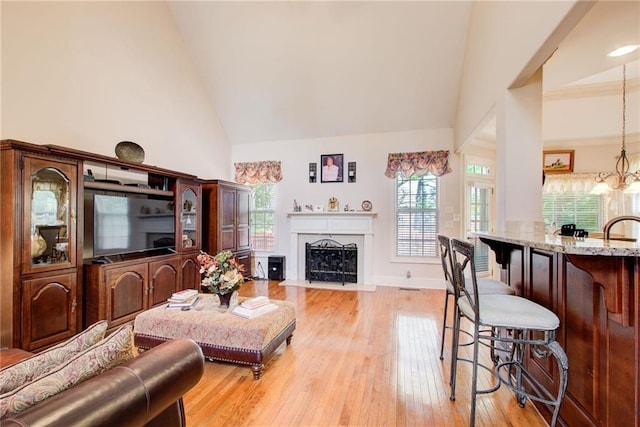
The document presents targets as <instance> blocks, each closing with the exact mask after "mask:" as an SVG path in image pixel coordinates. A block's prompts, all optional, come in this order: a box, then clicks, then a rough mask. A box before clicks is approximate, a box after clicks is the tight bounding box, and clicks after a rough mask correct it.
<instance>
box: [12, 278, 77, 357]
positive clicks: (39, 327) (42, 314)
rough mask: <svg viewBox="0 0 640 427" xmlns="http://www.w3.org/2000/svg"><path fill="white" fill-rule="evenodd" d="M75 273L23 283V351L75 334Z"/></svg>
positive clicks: (53, 342)
mask: <svg viewBox="0 0 640 427" xmlns="http://www.w3.org/2000/svg"><path fill="white" fill-rule="evenodd" d="M76 281H77V275H76V273H75V272H73V273H68V274H59V275H54V276H49V277H43V278H38V279H31V280H24V281H23V282H22V319H21V320H22V322H21V330H22V346H21V347H22V348H23V349H24V350H28V351H33V350H36V349H39V348H42V347H45V346H49V345H52V344H55V343H56V342H58V341H62V340H65V339H67V338H70V337H71V336H73V335H74V334H75V333H76V332H77V327H76V313H77V310H81V307H80V306H79V305H78V303H79V301H78V300H77V283H76Z"/></svg>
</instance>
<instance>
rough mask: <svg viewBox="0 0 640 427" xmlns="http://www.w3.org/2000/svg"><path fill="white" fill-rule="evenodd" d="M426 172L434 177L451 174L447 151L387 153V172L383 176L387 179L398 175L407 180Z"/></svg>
mask: <svg viewBox="0 0 640 427" xmlns="http://www.w3.org/2000/svg"><path fill="white" fill-rule="evenodd" d="M428 172H431V173H432V174H433V175H435V176H442V175H444V174H447V173H449V172H451V167H450V166H449V150H439V151H420V152H416V153H389V159H388V160H387V171H386V172H385V173H384V174H385V175H386V176H388V177H389V178H395V177H396V176H398V174H401V175H402V176H404V177H405V178H409V177H410V176H411V175H414V174H415V175H418V176H422V175H425V174H427V173H428Z"/></svg>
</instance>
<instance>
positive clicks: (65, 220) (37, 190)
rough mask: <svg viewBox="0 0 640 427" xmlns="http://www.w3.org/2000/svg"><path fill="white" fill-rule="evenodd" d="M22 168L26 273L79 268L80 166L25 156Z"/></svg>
mask: <svg viewBox="0 0 640 427" xmlns="http://www.w3.org/2000/svg"><path fill="white" fill-rule="evenodd" d="M23 163H24V168H23V171H22V190H23V193H22V194H23V199H22V212H23V213H22V257H21V259H22V263H21V265H22V273H23V274H31V273H40V272H45V271H56V270H64V269H69V268H75V267H76V258H77V257H76V250H77V247H76V237H77V230H76V229H77V215H78V209H77V194H78V179H77V173H78V172H77V171H78V167H77V165H76V164H75V163H73V162H68V163H67V162H64V161H62V160H58V161H56V160H52V159H46V158H40V157H34V156H27V155H25V156H24V158H23Z"/></svg>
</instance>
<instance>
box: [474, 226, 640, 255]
mask: <svg viewBox="0 0 640 427" xmlns="http://www.w3.org/2000/svg"><path fill="white" fill-rule="evenodd" d="M472 234H473V235H474V236H477V237H487V238H490V239H492V240H497V241H499V242H505V243H513V244H515V245H519V246H527V247H531V248H537V249H542V250H547V251H554V252H561V253H565V254H574V255H601V256H628V257H640V243H639V242H629V241H623V240H609V241H604V240H602V239H594V238H577V237H567V236H558V235H554V236H549V235H547V234H542V233H526V232H499V233H488V232H474V233H472Z"/></svg>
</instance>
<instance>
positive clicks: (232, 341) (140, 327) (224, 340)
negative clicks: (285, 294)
mask: <svg viewBox="0 0 640 427" xmlns="http://www.w3.org/2000/svg"><path fill="white" fill-rule="evenodd" d="M244 299H246V298H240V299H239V302H242V301H243V300H244ZM271 302H272V303H273V304H275V305H276V306H278V308H277V309H276V310H274V311H271V312H269V313H266V314H263V315H261V316H258V317H254V318H252V319H245V318H243V317H240V316H236V315H235V314H231V310H224V309H221V308H220V307H219V302H218V297H217V296H215V295H211V294H200V299H199V301H198V303H197V304H196V306H195V307H194V308H193V309H191V310H188V311H182V310H179V309H167V308H165V307H164V306H162V307H157V308H154V309H151V310H147V311H145V312H144V313H141V314H139V315H138V316H137V317H136V319H135V321H134V328H133V330H134V335H135V344H136V345H137V346H138V347H139V348H141V349H148V348H151V347H154V346H156V345H158V344H160V343H162V342H164V341H167V340H170V339H173V338H190V339H192V340H194V341H195V342H196V343H198V345H199V346H200V347H201V348H202V352H203V353H204V356H205V357H206V358H207V360H209V361H213V360H219V361H223V362H232V363H240V364H245V365H251V369H252V370H253V377H254V379H259V378H260V375H261V374H262V369H263V368H264V364H265V363H266V362H267V361H268V360H269V359H270V358H271V356H272V355H273V353H274V352H275V350H276V349H277V348H278V347H279V346H280V344H282V343H283V342H284V341H286V342H287V345H288V344H290V343H291V336H292V334H293V331H294V330H295V328H296V316H295V309H294V306H293V304H292V303H290V302H288V301H278V300H271Z"/></svg>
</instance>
